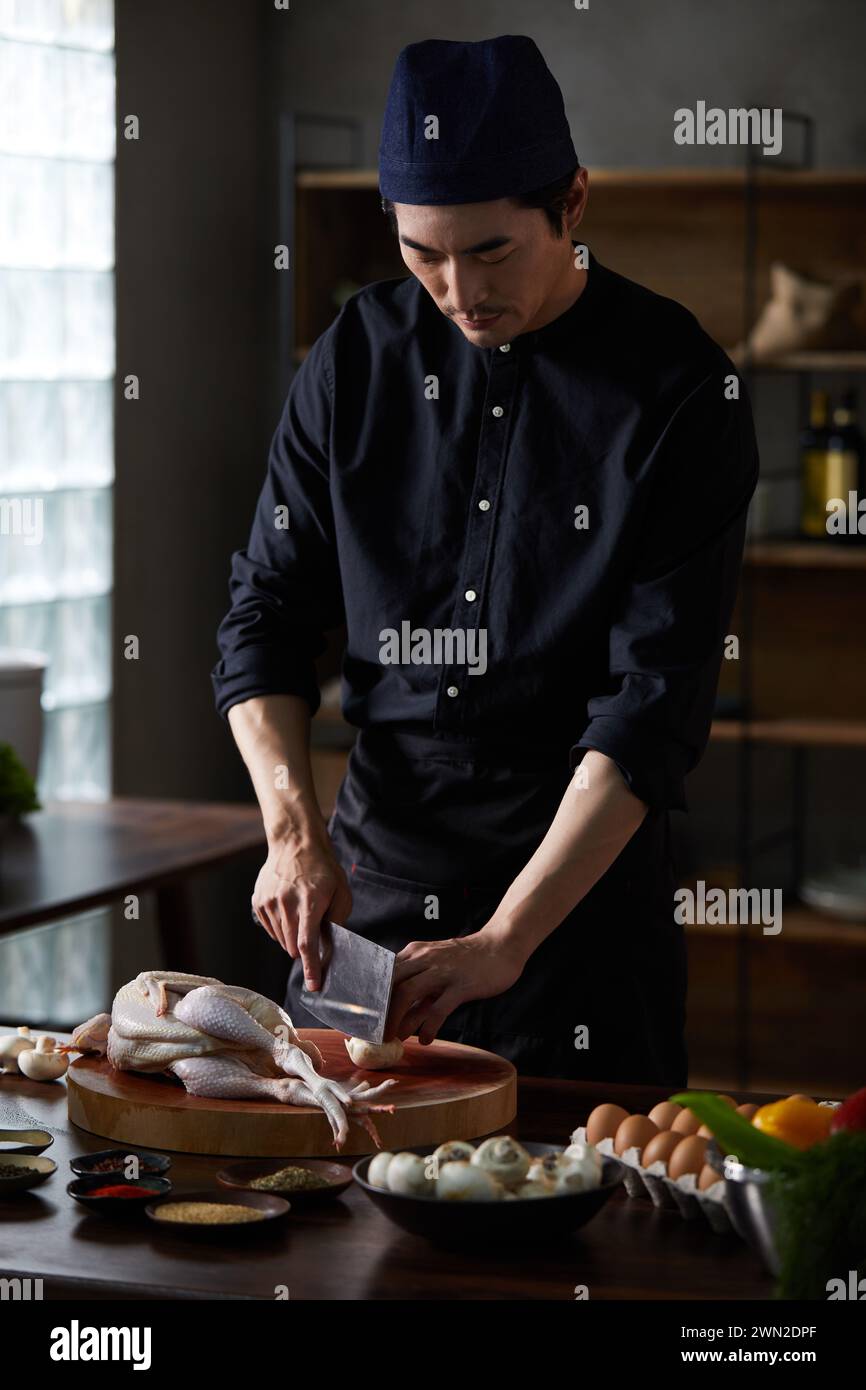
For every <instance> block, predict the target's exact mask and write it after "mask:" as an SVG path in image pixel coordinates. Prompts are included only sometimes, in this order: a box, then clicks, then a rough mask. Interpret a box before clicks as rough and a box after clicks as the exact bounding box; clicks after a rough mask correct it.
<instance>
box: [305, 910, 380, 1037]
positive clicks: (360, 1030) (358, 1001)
mask: <svg viewBox="0 0 866 1390" xmlns="http://www.w3.org/2000/svg"><path fill="white" fill-rule="evenodd" d="M319 942H320V944H319V959H320V961H321V965H322V977H321V984H320V987H319V988H318V989H317V990H308V989H307V987H306V985H305V984H302V985H301V1003H302V1004H303V1006H304V1008H305V1009H307V1010H308V1012H309V1013H311V1014H312V1015H313V1017H314V1018H317V1019H318V1020H319V1022H320V1023H324V1024H325V1026H326V1027H328V1028H336V1029H338V1030H339V1031H340V1032H342V1033H348V1034H349V1035H350V1037H353V1038H363V1039H364V1041H365V1042H374V1043H380V1042H384V1041H385V1023H386V1021H387V1018H388V1009H389V1007H390V1004H391V990H392V988H393V984H394V968H395V965H396V961H397V957H396V955H395V953H394V952H393V951H389V950H388V949H387V947H385V946H379V945H378V944H377V942H375V941H368V940H367V938H366V937H364V936H359V935H358V933H357V932H353V931H348V930H347V929H346V928H345V927H341V926H339V925H338V924H337V923H336V922H328V921H325V922H323V923H322V925H321V928H320V930H319Z"/></svg>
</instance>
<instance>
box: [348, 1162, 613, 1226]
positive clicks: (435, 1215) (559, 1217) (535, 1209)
mask: <svg viewBox="0 0 866 1390" xmlns="http://www.w3.org/2000/svg"><path fill="white" fill-rule="evenodd" d="M523 1147H524V1148H525V1149H526V1150H527V1152H528V1153H530V1154H532V1156H533V1158H535V1157H537V1156H542V1157H543V1155H544V1154H549V1153H559V1152H561V1151H562V1149H563V1147H564V1146H563V1145H562V1144H534V1143H525V1144H524V1145H523ZM435 1148H436V1146H435V1145H433V1146H432V1147H431V1146H430V1145H427V1146H425V1147H423V1148H415V1149H412V1150H411V1152H412V1153H417V1154H421V1156H422V1157H423V1158H426V1157H427V1156H428V1155H429V1154H432V1153H433V1152H434V1151H435ZM374 1157H375V1155H374V1154H368V1155H367V1156H366V1157H365V1158H362V1159H359V1161H358V1162H357V1163H356V1164H355V1167H354V1170H353V1171H354V1177H355V1181H356V1182H357V1183H358V1185H359V1186H360V1187H362V1188H363V1189H364V1191H365V1192H366V1193H367V1196H368V1197H369V1198H370V1199H371V1201H373V1202H375V1204H376V1206H377V1207H379V1208H380V1209H381V1210H382V1211H383V1212H384V1213H385V1215H386V1216H387V1217H388V1218H389V1220H391V1221H393V1222H394V1223H395V1224H396V1225H397V1226H402V1228H403V1230H404V1231H411V1232H412V1233H413V1235H418V1236H425V1237H426V1238H427V1240H430V1241H433V1242H435V1243H436V1244H441V1245H459V1246H469V1245H472V1246H477V1245H480V1244H481V1243H482V1242H483V1243H485V1244H489V1243H501V1244H503V1245H506V1244H508V1243H509V1242H513V1241H547V1240H551V1239H558V1238H561V1237H564V1236H568V1235H570V1234H571V1233H572V1232H573V1231H576V1230H578V1229H579V1228H580V1227H581V1226H585V1225H586V1223H587V1222H588V1221H591V1220H592V1218H593V1217H594V1216H595V1215H596V1213H597V1212H599V1211H600V1210H601V1208H602V1207H603V1206H604V1204H605V1202H607V1201H608V1200H609V1199H610V1197H611V1196H612V1195H613V1193H614V1191H615V1189H616V1188H617V1187H618V1186H619V1184H620V1183H621V1181H622V1175H623V1165H622V1164H621V1163H620V1162H619V1160H618V1159H616V1158H604V1159H603V1164H602V1177H601V1184H600V1186H599V1187H595V1188H592V1189H591V1190H590V1191H589V1192H563V1193H561V1194H559V1195H558V1196H556V1197H527V1198H517V1200H515V1201H508V1202H439V1201H435V1200H431V1199H430V1198H429V1197H404V1196H403V1195H402V1194H401V1193H398V1192H388V1191H386V1189H385V1188H382V1187H373V1185H372V1183H369V1182H368V1181H367V1169H368V1168H369V1166H370V1163H371V1161H372V1159H373V1158H374Z"/></svg>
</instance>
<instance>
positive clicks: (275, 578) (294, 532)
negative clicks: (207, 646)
mask: <svg viewBox="0 0 866 1390" xmlns="http://www.w3.org/2000/svg"><path fill="white" fill-rule="evenodd" d="M333 332H334V328H333V325H332V327H331V328H330V329H329V330H328V331H327V332H326V333H324V334H323V335H322V337H321V338H319V339H318V340H317V341H316V343H315V344H314V346H313V348H312V349H311V351H310V353H309V354H308V355H307V357H306V358H305V360H304V362H303V363H302V365H301V367H300V368H299V370H298V372H297V374H296V376H295V378H294V380H293V382H292V385H291V388H290V390H289V394H288V397H287V399H286V403H285V406H284V408H283V412H282V416H281V418H280V422H279V425H278V426H277V429H276V431H275V433H274V436H273V439H272V442H271V447H270V452H269V456H268V466H267V475H266V478H265V482H264V485H263V487H262V490H261V493H260V495H259V499H258V503H257V505H256V511H255V517H254V520H253V525H252V530H251V533H250V538H249V541H248V544H247V546H246V549H245V550H239V551H237V552H236V553H235V554H234V555H233V556H232V563H231V578H230V581H229V593H230V597H231V607H230V608H229V611H228V612H227V614H226V616H225V617H224V619H223V621H222V622H221V624H220V626H219V630H218V633H217V645H218V647H219V651H220V660H219V662H218V663H217V665H216V666H215V667H214V669H213V671H212V672H211V680H212V683H213V688H214V695H215V700H216V707H217V710H218V712H219V713H220V714H221V715H222V716H223V718H225V717H226V715H227V714H228V711H229V709H230V708H231V707H232V705H236V704H239V703H240V702H241V701H242V700H249V699H251V698H252V697H253V696H256V695H273V694H289V695H300V696H302V697H303V698H304V699H305V700H306V701H307V702H308V704H309V705H310V710H311V712H312V713H315V712H316V710H317V709H318V706H319V702H320V694H319V687H318V681H317V679H316V671H315V658H316V657H317V656H318V655H319V654H320V652H321V651H323V650H324V646H325V636H324V634H325V632H326V630H327V629H328V628H331V627H335V626H337V624H338V623H340V622H341V620H342V616H343V601H342V591H341V585H340V574H339V565H338V560H337V551H336V543H335V538H334V523H333V512H332V506H331V496H330V482H329V476H330V471H329V454H330V447H329V441H330V430H331V417H332V404H333V391H334V382H333V349H332V336H333Z"/></svg>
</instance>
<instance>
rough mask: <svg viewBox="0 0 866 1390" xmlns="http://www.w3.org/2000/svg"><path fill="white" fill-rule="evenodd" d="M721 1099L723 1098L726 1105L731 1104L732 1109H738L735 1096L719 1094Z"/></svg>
mask: <svg viewBox="0 0 866 1390" xmlns="http://www.w3.org/2000/svg"><path fill="white" fill-rule="evenodd" d="M719 1100H723V1101H724V1102H725V1105H729V1106H730V1107H731V1109H732V1110H736V1108H737V1102H736V1101H735V1100H734V1097H733V1096H719Z"/></svg>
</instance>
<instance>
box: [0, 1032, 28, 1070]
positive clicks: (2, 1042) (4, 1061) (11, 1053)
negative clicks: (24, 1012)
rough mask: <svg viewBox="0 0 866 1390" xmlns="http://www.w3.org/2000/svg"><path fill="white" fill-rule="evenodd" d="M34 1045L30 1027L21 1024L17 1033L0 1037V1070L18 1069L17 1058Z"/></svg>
mask: <svg viewBox="0 0 866 1390" xmlns="http://www.w3.org/2000/svg"><path fill="white" fill-rule="evenodd" d="M35 1045H36V1039H35V1038H33V1037H31V1035H30V1029H29V1028H27V1027H26V1026H25V1025H22V1026H21V1027H20V1028H19V1029H18V1031H17V1033H9V1034H8V1035H7V1036H6V1037H5V1038H0V1072H13V1071H17V1070H18V1058H19V1057H20V1056H21V1053H22V1052H29V1051H30V1049H31V1048H32V1047H34V1046H35Z"/></svg>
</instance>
